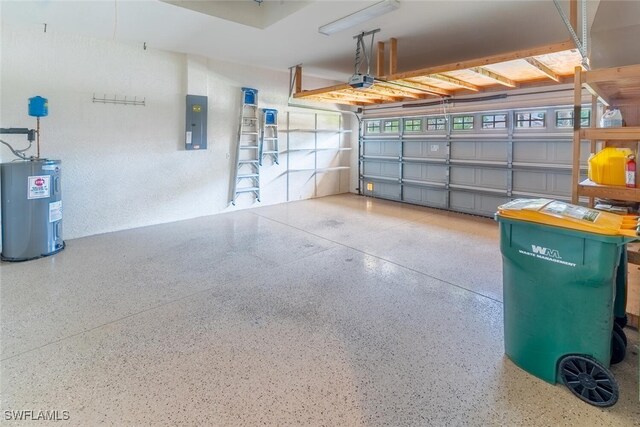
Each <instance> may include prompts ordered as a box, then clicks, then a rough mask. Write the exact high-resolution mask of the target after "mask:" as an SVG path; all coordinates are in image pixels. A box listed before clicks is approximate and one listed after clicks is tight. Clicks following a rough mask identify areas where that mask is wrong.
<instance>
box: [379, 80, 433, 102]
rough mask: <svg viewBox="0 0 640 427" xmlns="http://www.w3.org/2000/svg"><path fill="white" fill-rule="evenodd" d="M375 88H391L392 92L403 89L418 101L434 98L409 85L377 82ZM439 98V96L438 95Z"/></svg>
mask: <svg viewBox="0 0 640 427" xmlns="http://www.w3.org/2000/svg"><path fill="white" fill-rule="evenodd" d="M375 87H377V88H381V87H383V88H389V89H391V90H396V89H401V90H402V91H403V92H405V93H406V94H412V95H413V96H414V97H415V98H416V99H424V98H426V97H428V96H433V94H431V93H426V92H425V91H424V90H422V89H417V88H415V87H409V86H407V85H399V84H394V83H391V82H389V83H387V82H376V84H375ZM438 96H439V95H438Z"/></svg>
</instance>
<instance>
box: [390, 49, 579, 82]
mask: <svg viewBox="0 0 640 427" xmlns="http://www.w3.org/2000/svg"><path fill="white" fill-rule="evenodd" d="M574 48H575V46H574V44H573V41H571V40H567V41H564V42H560V43H554V44H550V45H544V46H538V47H534V48H531V49H526V50H518V51H515V52H508V53H501V54H498V55H491V56H485V57H484V58H479V59H470V60H468V61H460V62H454V63H451V64H446V65H438V66H435V67H428V68H421V69H419V70H413V71H407V72H404V73H397V74H391V75H389V76H387V79H389V80H399V79H410V78H413V77H420V76H426V75H428V74H438V73H446V72H449V71H457V70H465V69H468V68H472V67H483V66H485V65H491V64H497V63H499V62H506V61H512V60H514V59H524V58H529V57H531V56H540V55H546V54H549V53H556V52H561V51H563V50H570V49H574Z"/></svg>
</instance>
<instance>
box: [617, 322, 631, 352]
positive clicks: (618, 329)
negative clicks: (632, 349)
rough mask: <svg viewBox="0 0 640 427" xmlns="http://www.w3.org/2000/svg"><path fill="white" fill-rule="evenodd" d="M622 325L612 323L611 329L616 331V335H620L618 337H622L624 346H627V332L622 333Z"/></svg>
mask: <svg viewBox="0 0 640 427" xmlns="http://www.w3.org/2000/svg"><path fill="white" fill-rule="evenodd" d="M622 328H624V326H620V325H618V324H617V323H614V324H613V330H614V331H616V332H617V333H618V335H620V338H622V341H624V346H625V347H626V346H628V345H629V344H628V343H627V334H625V333H624V329H622Z"/></svg>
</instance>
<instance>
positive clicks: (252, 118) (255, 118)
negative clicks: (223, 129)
mask: <svg viewBox="0 0 640 427" xmlns="http://www.w3.org/2000/svg"><path fill="white" fill-rule="evenodd" d="M242 120H258V118H257V117H243V118H242Z"/></svg>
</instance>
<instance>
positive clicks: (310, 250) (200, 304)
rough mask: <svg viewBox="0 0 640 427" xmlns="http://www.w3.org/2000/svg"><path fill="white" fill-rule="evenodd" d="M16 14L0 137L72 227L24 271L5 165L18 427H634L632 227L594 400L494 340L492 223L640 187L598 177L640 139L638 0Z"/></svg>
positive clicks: (97, 4) (8, 383)
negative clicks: (618, 310)
mask: <svg viewBox="0 0 640 427" xmlns="http://www.w3.org/2000/svg"><path fill="white" fill-rule="evenodd" d="M0 22H1V25H2V28H1V34H2V36H1V42H0V43H1V45H0V46H1V51H0V55H1V58H2V61H1V69H0V72H1V76H0V92H1V96H0V108H1V111H0V125H1V126H2V128H3V129H2V133H3V134H2V135H0V138H1V139H2V140H3V141H6V142H7V143H9V144H10V145H11V146H12V147H14V148H13V150H16V149H17V150H20V149H24V148H25V147H27V144H29V147H30V148H29V149H28V150H25V151H22V152H20V151H18V154H25V153H26V154H25V155H29V156H36V152H37V153H38V154H37V158H35V157H33V158H31V157H29V158H26V159H23V160H20V159H17V158H16V154H15V153H14V152H12V151H13V150H11V149H9V147H8V146H6V145H1V146H0V160H1V163H3V167H5V168H8V166H4V165H5V164H14V166H15V164H22V163H27V162H33V161H35V160H40V159H54V160H60V161H61V163H59V164H58V163H56V164H55V165H53V164H52V163H47V164H46V165H45V166H44V167H43V168H44V169H43V170H44V171H45V172H41V174H42V176H45V175H46V173H49V172H46V171H51V173H53V170H54V169H55V168H57V169H55V173H56V174H59V175H51V176H52V178H51V187H52V189H51V190H50V189H48V188H47V189H46V192H47V194H46V195H43V194H39V193H37V191H42V187H40V190H33V191H32V189H31V187H29V189H28V197H27V199H28V200H29V203H31V202H32V201H33V200H41V201H42V203H45V201H46V202H47V204H46V205H44V204H43V205H42V206H45V207H46V215H48V219H46V220H45V222H46V225H47V227H51V230H54V231H53V232H52V233H53V235H54V238H53V240H55V241H57V242H58V243H56V245H57V246H55V245H54V247H53V248H52V249H51V251H50V252H49V253H42V252H38V256H36V257H25V258H36V259H29V260H23V259H18V258H19V257H16V258H13V259H11V258H12V257H11V253H12V251H14V248H17V247H20V244H16V243H15V241H14V240H9V237H11V236H13V234H11V233H14V234H15V228H13V229H11V228H8V227H7V226H5V224H6V223H8V221H9V220H10V219H11V218H13V219H12V220H15V221H22V220H23V218H22V215H18V216H16V215H14V214H11V215H8V213H7V212H8V210H7V209H5V199H6V200H11V199H12V198H11V197H9V196H7V194H8V193H7V191H6V190H5V188H8V187H5V185H7V186H8V184H7V182H8V178H5V176H9V175H5V173H4V172H3V174H2V177H3V180H4V182H3V187H2V188H3V193H2V197H3V199H2V201H3V211H2V219H3V229H2V232H3V240H2V245H3V248H2V249H3V259H4V261H3V262H2V263H0V319H1V341H0V347H1V348H0V353H1V369H0V375H1V378H0V385H1V389H2V403H1V408H0V409H1V410H2V414H1V415H0V416H1V417H2V419H3V421H5V422H8V423H10V422H13V423H16V424H19V423H20V422H21V421H24V420H32V421H33V420H39V421H43V420H44V421H46V420H48V421H54V420H57V421H58V422H59V423H70V424H72V425H96V424H102V423H103V424H111V425H156V424H158V425H176V424H179V425H265V424H266V425H394V426H405V425H406V426H409V425H411V426H413V425H425V426H426V425H430V426H431V425H434V426H438V425H581V426H584V425H612V426H618V425H620V426H632V425H640V400H639V398H640V386H639V383H640V382H639V375H640V368H639V366H640V362H639V358H638V325H639V324H638V319H639V312H640V270H639V265H640V253H639V250H640V244H639V243H629V244H628V245H627V252H626V253H627V254H628V264H627V262H626V261H627V260H625V261H624V266H625V267H626V270H627V272H625V276H626V283H627V284H626V287H627V288H626V289H627V290H626V304H625V307H624V308H623V310H624V311H625V312H626V319H627V320H626V322H627V324H626V326H624V328H623V330H624V334H625V335H626V339H627V341H628V342H627V343H626V353H625V355H624V360H622V361H620V362H619V363H615V364H611V366H610V367H609V366H608V365H609V360H607V361H606V365H607V366H605V367H607V368H609V369H610V372H611V373H612V374H613V376H615V379H616V381H617V386H618V388H619V398H618V400H617V403H616V402H614V403H615V405H613V406H610V407H598V406H593V405H589V404H587V403H585V402H583V401H581V400H580V399H578V398H576V396H574V395H573V394H572V392H571V391H570V390H569V389H568V388H567V387H565V386H564V385H562V384H561V381H560V380H558V381H557V382H558V384H551V383H549V382H546V381H543V380H542V379H540V378H537V377H536V376H534V375H532V374H531V373H528V372H526V371H525V370H523V369H521V368H520V367H518V365H517V364H516V363H514V361H513V360H510V358H509V357H508V356H507V355H506V354H505V341H504V340H505V338H504V331H503V329H504V310H503V307H504V306H503V304H504V303H505V297H504V295H505V294H504V289H503V263H504V262H505V260H504V258H503V254H502V253H501V233H500V226H499V224H498V222H497V221H496V220H495V219H494V215H495V213H496V211H497V210H498V207H499V206H501V205H505V204H507V203H509V202H511V201H512V200H514V199H522V198H528V199H537V198H545V199H553V200H557V201H560V202H565V203H573V204H581V205H584V206H593V205H594V203H598V200H597V199H606V200H610V199H615V200H625V201H628V202H633V203H636V204H637V203H638V202H640V190H639V189H636V188H629V187H624V186H622V187H615V186H597V185H592V183H590V181H589V180H588V179H587V178H588V176H587V175H588V167H587V165H588V163H589V159H590V155H591V154H594V153H595V152H596V151H597V150H599V149H601V148H603V146H604V145H605V141H607V142H606V144H607V146H609V145H614V146H615V145H616V143H618V144H626V145H624V146H629V144H630V142H629V141H632V143H633V144H634V145H633V149H634V150H635V151H637V148H638V147H637V144H638V142H639V141H640V65H638V64H640V46H638V44H637V43H636V41H637V40H638V38H639V37H640V2H637V1H605V0H600V1H591V0H589V1H585V2H582V1H574V0H563V1H552V0H548V1H547V0H545V1H482V2H478V1H438V0H434V1H403V0H400V1H393V0H383V1H380V0H378V1H286V0H285V1H276V0H273V1H270V0H264V1H253V0H247V1H161V0H144V1H126V0H110V1H91V2H84V1H63V0H59V1H40V0H38V1H31V2H22V1H2V2H0ZM368 78H370V79H371V80H370V81H368V80H367V79H368ZM39 97H42V98H44V99H42V98H39ZM27 103H29V105H28V108H27V105H26V104H27ZM38 103H40V104H39V106H40V107H43V108H44V110H43V109H42V108H41V109H40V110H39V111H40V112H35V113H34V111H35V109H36V107H38ZM34 106H35V107H34ZM611 108H619V110H620V112H621V114H622V117H623V118H624V127H621V128H619V129H618V128H612V129H601V128H600V127H601V122H602V118H603V116H604V115H605V113H606V111H607V109H611ZM47 109H48V110H47ZM27 112H28V114H25V113H27ZM577 117H579V118H580V120H574V119H577ZM576 121H579V123H576ZM11 129H13V130H14V131H11V132H8V130H11ZM16 129H18V130H16ZM31 129H34V130H35V132H33V133H32V134H28V133H27V131H28V130H31ZM32 137H33V138H32ZM31 139H33V141H31ZM611 141H613V142H611ZM18 157H20V156H18ZM45 163H46V162H45ZM47 168H48V169H47ZM47 176H48V175H47ZM29 178H30V179H31V178H36V181H37V178H42V177H41V176H38V177H34V176H31V175H30V176H29ZM58 178H59V181H57V179H58ZM48 180H49V178H45V179H44V181H43V182H44V184H43V185H45V186H47V187H48V186H49V181H48ZM33 182H34V183H35V181H33ZM29 183H30V184H29V185H31V181H29ZM58 183H61V187H62V192H61V196H59V198H58V199H56V200H55V201H53V200H52V201H51V203H49V202H48V199H47V197H46V196H48V195H49V194H50V192H51V194H54V193H55V194H59V193H60V191H59V187H57V186H58ZM34 185H40V184H37V183H36V184H34ZM25 188H26V187H25ZM24 191H25V190H24V189H22V187H20V189H19V191H18V192H17V193H19V194H20V196H19V197H21V198H24ZM12 197H13V196H12ZM27 199H25V201H26V200H27ZM7 203H8V202H7ZM25 203H26V202H25ZM55 203H57V204H55ZM54 204H55V210H54V208H53V207H52V206H54ZM7 206H9V205H7ZM29 215H33V212H31V211H30V212H29V213H28V215H27V214H26V213H25V214H24V217H27V218H30V216H29ZM53 215H55V218H54V217H53ZM10 216H11V218H9V217H10ZM23 222H24V221H23ZM18 223H20V224H22V222H15V224H18ZM11 224H14V223H11ZM22 234H29V233H22ZM34 234H35V232H34ZM8 236H9V237H8ZM23 238H24V239H27V237H24V236H22V235H21V237H20V239H23ZM49 238H51V235H49ZM12 239H13V237H12ZM56 239H57V240H56ZM61 242H63V243H61ZM40 255H46V256H40ZM15 261H24V262H15ZM627 273H628V274H627ZM549 281H551V282H552V281H554V277H549ZM557 285H558V286H559V287H561V285H562V284H561V283H558V284H557ZM585 286H586V285H585ZM611 309H612V308H611ZM567 310H570V309H569V308H568V309H567ZM574 311H575V310H574ZM609 320H611V319H609ZM591 323H594V322H593V321H591V320H590V318H589V313H584V318H583V319H581V320H580V322H579V324H578V325H571V327H573V328H578V329H584V330H588V329H589V328H590V327H591V326H590V325H591ZM564 327H566V325H557V328H564ZM51 417H53V418H51Z"/></svg>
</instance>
